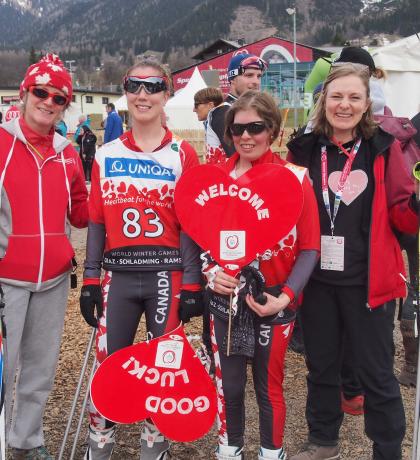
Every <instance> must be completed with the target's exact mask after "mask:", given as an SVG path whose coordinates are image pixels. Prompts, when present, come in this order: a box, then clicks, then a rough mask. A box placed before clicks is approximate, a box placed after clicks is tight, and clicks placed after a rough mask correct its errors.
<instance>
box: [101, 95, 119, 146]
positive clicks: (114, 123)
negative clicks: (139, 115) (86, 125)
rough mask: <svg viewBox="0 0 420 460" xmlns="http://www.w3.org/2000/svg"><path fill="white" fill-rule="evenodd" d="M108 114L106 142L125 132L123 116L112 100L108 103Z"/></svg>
mask: <svg viewBox="0 0 420 460" xmlns="http://www.w3.org/2000/svg"><path fill="white" fill-rule="evenodd" d="M106 111H107V113H108V116H107V117H106V121H105V134H104V144H106V143H107V142H111V141H113V140H114V139H118V138H119V137H120V136H121V134H122V133H123V123H122V119H121V117H120V116H119V115H118V113H117V112H116V110H115V105H114V104H113V103H112V102H110V103H109V104H107V105H106Z"/></svg>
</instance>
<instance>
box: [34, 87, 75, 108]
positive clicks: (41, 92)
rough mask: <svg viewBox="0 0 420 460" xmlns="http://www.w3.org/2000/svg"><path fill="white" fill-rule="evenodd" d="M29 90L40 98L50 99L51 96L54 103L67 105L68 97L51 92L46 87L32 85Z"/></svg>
mask: <svg viewBox="0 0 420 460" xmlns="http://www.w3.org/2000/svg"><path fill="white" fill-rule="evenodd" d="M29 91H30V92H31V93H32V94H33V95H34V96H35V97H37V98H38V99H48V98H49V97H50V98H51V99H52V100H53V102H54V104H57V105H66V104H67V101H68V99H67V97H66V96H62V95H61V94H56V93H50V92H49V91H47V90H46V89H44V88H38V87H37V86H31V87H30V88H29Z"/></svg>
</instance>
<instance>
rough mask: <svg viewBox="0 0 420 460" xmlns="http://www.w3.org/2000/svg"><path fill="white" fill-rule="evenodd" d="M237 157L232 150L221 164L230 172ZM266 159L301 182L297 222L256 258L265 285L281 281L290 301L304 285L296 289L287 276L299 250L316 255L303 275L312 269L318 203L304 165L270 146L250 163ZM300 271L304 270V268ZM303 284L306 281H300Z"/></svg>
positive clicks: (317, 246) (316, 243)
mask: <svg viewBox="0 0 420 460" xmlns="http://www.w3.org/2000/svg"><path fill="white" fill-rule="evenodd" d="M238 158H239V154H238V153H234V154H233V156H231V157H230V158H229V159H228V161H227V162H226V163H225V164H221V165H220V167H221V168H222V169H224V170H225V171H226V172H227V173H228V174H230V173H231V171H232V170H233V169H234V167H235V164H236V162H237V161H238ZM265 163H273V164H280V165H282V166H285V167H287V168H289V169H290V170H291V171H292V172H293V173H294V174H295V175H296V177H297V178H298V179H299V181H300V182H301V184H302V191H303V208H302V213H301V215H300V217H299V220H298V222H297V224H296V225H295V227H293V229H292V230H291V231H290V232H289V234H288V235H286V236H285V237H284V238H282V240H281V241H279V242H278V243H277V244H276V245H275V246H274V247H272V248H269V249H267V250H266V251H265V253H264V254H263V256H262V257H261V258H259V269H260V271H261V273H262V274H263V275H264V278H265V281H266V286H267V287H272V286H276V285H282V286H283V287H282V291H283V292H285V293H286V294H287V295H288V296H289V297H290V299H292V301H293V300H295V299H297V298H298V296H299V294H300V288H301V287H303V286H299V289H296V286H295V285H294V284H295V283H291V282H289V281H291V280H290V278H289V277H290V275H291V274H292V272H293V269H294V267H295V263H296V260H297V258H298V256H299V254H301V253H302V251H309V252H312V253H313V254H314V256H315V257H314V258H311V261H310V268H309V270H304V272H305V275H306V274H307V278H308V277H309V275H310V273H311V272H312V269H313V266H314V263H315V262H316V260H317V257H318V254H319V250H320V234H319V217H318V206H317V203H316V199H315V195H314V192H313V189H312V186H311V184H310V182H309V180H308V178H307V177H306V175H305V173H306V169H305V168H301V167H299V166H296V165H293V164H291V163H288V162H287V161H285V160H283V159H282V158H280V157H279V156H278V155H276V154H275V153H273V152H272V151H271V150H268V151H267V152H266V153H264V155H262V156H261V157H260V158H259V159H258V160H256V161H253V162H252V165H253V166H255V165H258V164H265ZM279 200H281V197H279ZM301 273H302V274H303V272H301ZM305 277H306V276H305ZM304 284H305V283H303V285H304ZM295 291H297V292H295Z"/></svg>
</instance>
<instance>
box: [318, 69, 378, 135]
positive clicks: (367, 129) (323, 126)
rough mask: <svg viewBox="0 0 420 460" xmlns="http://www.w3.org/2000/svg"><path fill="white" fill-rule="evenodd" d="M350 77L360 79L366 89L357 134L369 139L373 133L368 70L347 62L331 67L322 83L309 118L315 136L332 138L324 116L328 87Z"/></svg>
mask: <svg viewBox="0 0 420 460" xmlns="http://www.w3.org/2000/svg"><path fill="white" fill-rule="evenodd" d="M350 75H354V76H356V77H359V78H360V80H361V81H362V83H363V86H364V87H365V89H366V97H367V100H368V102H369V105H368V108H367V110H366V112H365V113H364V114H363V116H362V119H361V120H360V121H359V123H358V124H357V126H356V127H355V129H356V131H357V134H359V135H361V136H362V137H363V138H364V139H369V138H371V137H372V136H373V134H374V133H375V131H376V129H377V123H376V122H375V121H374V119H373V112H372V102H371V101H370V90H369V78H370V72H369V68H368V67H367V66H364V65H361V64H353V63H350V62H349V63H345V64H343V65H340V66H337V67H331V72H330V73H329V74H328V76H327V78H326V80H325V82H324V86H323V88H322V92H321V95H320V96H319V99H318V101H317V103H316V105H315V109H314V112H313V115H312V117H311V122H312V130H313V132H314V133H315V134H322V135H325V136H326V137H328V138H331V137H332V136H333V127H332V126H331V125H330V123H329V122H328V120H327V116H326V100H327V92H328V86H329V85H330V83H331V82H332V81H334V80H337V79H338V78H342V77H348V76H350Z"/></svg>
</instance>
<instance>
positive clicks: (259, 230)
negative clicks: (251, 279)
mask: <svg viewBox="0 0 420 460" xmlns="http://www.w3.org/2000/svg"><path fill="white" fill-rule="evenodd" d="M174 203H175V210H176V213H177V216H178V219H179V221H180V223H181V226H182V228H183V230H184V231H185V232H186V233H187V234H188V235H189V236H190V237H191V238H192V239H193V240H194V241H195V242H196V243H197V244H198V245H199V246H200V247H201V248H202V249H203V250H205V251H209V253H210V256H211V257H212V258H213V259H214V260H216V261H217V263H218V264H219V265H221V266H222V267H224V268H225V270H226V271H227V272H229V273H230V274H232V275H236V274H237V273H238V272H239V271H240V269H241V268H242V267H244V266H245V265H247V264H249V263H250V262H251V261H252V260H254V259H255V258H256V257H257V256H258V255H262V254H263V253H264V252H265V251H266V250H267V249H270V248H272V247H273V246H274V245H275V244H276V243H277V242H278V241H280V240H281V239H282V238H284V237H285V236H286V235H288V233H289V232H290V231H291V230H292V228H293V227H294V226H295V225H296V223H297V221H298V219H299V216H300V214H301V211H302V206H303V191H302V185H301V183H300V181H299V179H298V178H297V177H296V176H295V174H294V173H293V172H292V171H290V170H289V169H288V168H286V167H284V166H282V165H277V164H263V165H256V166H254V167H252V168H251V169H250V170H249V171H247V172H246V173H245V174H243V175H242V176H241V177H239V178H238V179H237V180H234V179H232V178H231V177H230V176H229V175H228V174H227V173H226V172H225V171H224V170H223V169H221V168H220V167H218V166H214V165H201V166H196V167H194V168H191V169H189V170H187V171H186V172H185V173H184V174H183V175H182V176H181V178H180V180H179V182H178V183H177V185H176V188H175V198H174Z"/></svg>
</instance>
